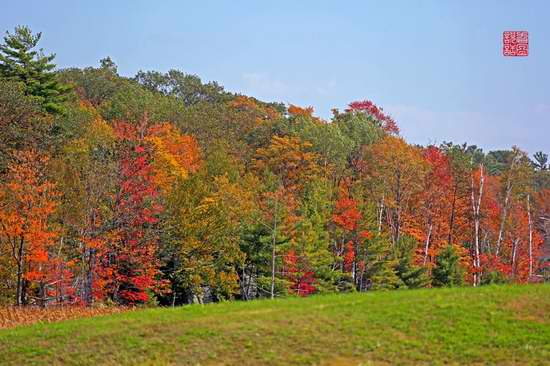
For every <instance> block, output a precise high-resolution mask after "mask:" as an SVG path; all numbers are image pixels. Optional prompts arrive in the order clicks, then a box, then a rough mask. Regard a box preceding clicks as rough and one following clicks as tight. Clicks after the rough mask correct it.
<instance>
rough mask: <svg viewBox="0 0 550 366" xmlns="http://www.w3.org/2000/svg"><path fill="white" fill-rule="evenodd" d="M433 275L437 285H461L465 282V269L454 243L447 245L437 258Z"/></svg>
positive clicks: (434, 283) (434, 282)
mask: <svg viewBox="0 0 550 366" xmlns="http://www.w3.org/2000/svg"><path fill="white" fill-rule="evenodd" d="M432 277H433V285H434V286H436V287H453V286H461V285H462V284H463V283H464V269H463V268H462V266H461V265H460V257H459V256H458V254H457V253H456V252H455V250H454V248H453V247H452V245H448V246H447V247H445V248H444V249H443V250H442V251H441V252H440V253H439V254H438V255H437V257H436V258H435V268H434V269H433V272H432Z"/></svg>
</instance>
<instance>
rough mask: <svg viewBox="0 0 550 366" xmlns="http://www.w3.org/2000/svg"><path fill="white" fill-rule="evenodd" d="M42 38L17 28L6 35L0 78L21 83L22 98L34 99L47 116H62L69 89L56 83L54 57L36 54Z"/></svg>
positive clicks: (0, 54) (1, 56) (41, 51)
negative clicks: (54, 114) (47, 113)
mask: <svg viewBox="0 0 550 366" xmlns="http://www.w3.org/2000/svg"><path fill="white" fill-rule="evenodd" d="M41 36H42V34H41V33H37V34H35V35H34V34H33V33H32V31H31V30H30V29H29V28H28V27H26V26H18V27H16V28H15V32H14V33H13V34H11V33H10V32H6V36H5V37H4V44H2V45H0V76H2V77H4V78H6V79H8V80H13V81H19V82H22V83H23V84H24V85H25V94H26V95H29V96H33V97H36V99H37V100H38V101H39V103H40V104H41V105H42V107H43V108H44V110H46V111H47V112H50V113H62V112H63V105H62V103H63V101H64V100H65V95H66V93H67V91H68V89H69V87H68V86H66V85H64V84H61V83H60V82H58V81H57V75H56V74H55V72H53V69H54V68H55V64H54V63H52V61H53V59H54V58H55V54H51V55H45V54H44V52H43V50H42V49H39V50H36V46H37V45H38V42H39V41H40V38H41Z"/></svg>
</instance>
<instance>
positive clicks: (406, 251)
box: [394, 236, 430, 288]
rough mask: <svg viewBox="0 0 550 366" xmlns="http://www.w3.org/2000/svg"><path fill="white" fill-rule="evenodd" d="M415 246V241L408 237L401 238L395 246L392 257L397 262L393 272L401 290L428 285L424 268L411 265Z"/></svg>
mask: <svg viewBox="0 0 550 366" xmlns="http://www.w3.org/2000/svg"><path fill="white" fill-rule="evenodd" d="M416 246H417V243H416V241H415V240H414V239H413V238H411V237H409V236H403V237H401V238H400V239H399V241H398V242H397V245H396V246H395V251H394V253H395V254H394V255H395V258H396V260H397V266H396V268H395V272H396V274H397V276H398V277H399V278H400V279H401V282H402V284H401V285H400V287H401V288H421V287H427V286H428V285H429V284H430V278H429V276H428V274H427V273H426V268H425V267H422V266H417V265H414V264H413V252H414V248H415V247H416Z"/></svg>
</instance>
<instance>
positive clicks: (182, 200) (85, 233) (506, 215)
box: [0, 27, 550, 306]
mask: <svg viewBox="0 0 550 366" xmlns="http://www.w3.org/2000/svg"><path fill="white" fill-rule="evenodd" d="M39 40H40V34H37V35H34V34H33V33H32V32H31V31H30V30H29V29H28V28H26V27H18V28H16V30H15V31H14V32H13V33H7V35H6V37H5V38H4V44H3V45H2V46H0V134H1V139H0V180H1V185H0V301H1V302H2V303H14V304H18V305H25V304H39V305H42V306H45V305H49V304H75V303H78V304H86V305H91V304H93V303H95V302H114V303H116V304H124V305H133V304H142V303H147V304H156V303H160V304H163V305H175V304H184V303H192V302H208V301H219V300H223V299H244V300H249V299H254V298H261V297H278V296H286V295H299V296H306V295H309V294H313V293H327V292H349V291H369V290H378V289H401V288H417V287H427V286H460V285H473V286H477V285H483V284H488V283H503V282H521V283H523V282H540V281H543V280H544V278H545V276H546V277H548V271H545V269H548V266H547V262H546V261H545V260H547V259H546V257H545V256H544V255H543V254H544V253H543V248H544V246H543V243H544V239H545V237H546V238H547V237H548V235H549V234H550V171H549V167H548V162H547V158H548V157H547V155H546V154H544V153H542V152H541V153H537V154H535V156H534V157H533V159H530V158H529V156H528V155H527V154H526V153H525V152H523V151H521V150H520V149H518V148H516V147H514V148H512V149H511V150H506V151H493V152H489V153H487V154H485V153H484V152H483V151H482V150H481V149H479V148H477V147H476V146H469V145H466V144H464V145H456V144H453V143H444V144H442V145H441V146H427V147H422V146H414V145H410V144H408V143H407V142H406V141H404V140H403V139H402V138H401V137H399V129H398V126H397V124H396V122H395V121H394V120H393V119H392V118H391V117H389V116H387V115H386V114H385V113H384V111H383V110H382V109H380V108H378V107H377V106H376V105H374V104H373V103H372V102H370V101H362V102H353V103H351V104H350V105H349V107H348V108H347V109H346V110H344V111H338V110H334V111H333V117H332V118H331V120H330V121H324V120H322V119H320V118H317V117H315V116H314V115H313V110H312V108H301V107H298V106H294V105H290V106H286V105H284V104H281V103H265V102H262V101H259V100H257V99H255V98H252V97H247V96H244V95H236V94H233V93H229V92H226V91H224V89H223V87H221V86H220V85H218V84H217V83H203V82H201V80H200V79H199V78H198V77H196V76H194V75H189V74H185V73H183V72H180V71H176V70H172V71H169V72H168V73H159V72H139V73H138V74H137V75H136V76H135V77H134V78H126V77H122V76H120V75H118V72H117V68H116V65H115V64H114V63H113V62H112V61H111V59H109V58H106V59H103V60H101V64H100V66H99V67H98V68H93V67H88V68H84V69H77V68H74V69H65V70H60V71H56V70H54V68H55V66H54V64H53V59H54V57H53V55H52V56H48V55H45V54H44V53H43V52H39V51H37V47H38V42H39Z"/></svg>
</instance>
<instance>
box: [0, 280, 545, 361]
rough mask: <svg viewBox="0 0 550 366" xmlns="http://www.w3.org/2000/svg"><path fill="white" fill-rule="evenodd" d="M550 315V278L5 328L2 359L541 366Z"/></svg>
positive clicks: (1, 338) (215, 306)
mask: <svg viewBox="0 0 550 366" xmlns="http://www.w3.org/2000/svg"><path fill="white" fill-rule="evenodd" d="M549 314H550V286H549V285H530V286H501V287H492V286H491V287H483V288H460V289H431V290H414V291H396V292H376V293H367V294H351V295H337V296H333V295H331V296H316V297H311V298H306V299H301V298H291V299H281V300H275V301H268V300H265V301H254V302H236V303H221V304H213V305H206V306H187V307H181V308H174V309H150V310H143V311H135V312H129V313H124V314H116V315H110V316H105V317H97V318H88V319H81V320H75V321H66V322H60V323H54V324H49V325H40V324H39V325H34V326H29V327H20V328H15V329H11V330H3V331H0V364H2V365H22V364H33V365H51V364H73V365H96V364H108V365H111V364H113V365H114V364H146V365H152V364H154V365H158V364H160V365H162V364H182V365H184V364H228V365H236V364H238V365H257V364H276V365H277V364H281V365H282V364H340V365H348V364H412V363H415V364H428V363H429V364H443V363H446V364H449V363H450V364H465V363H468V364H471V363H476V364H480V363H483V364H510V365H512V364H522V365H524V364H538V365H541V364H545V363H547V364H548V362H550V361H549V360H550V341H549V340H550V315H549Z"/></svg>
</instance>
